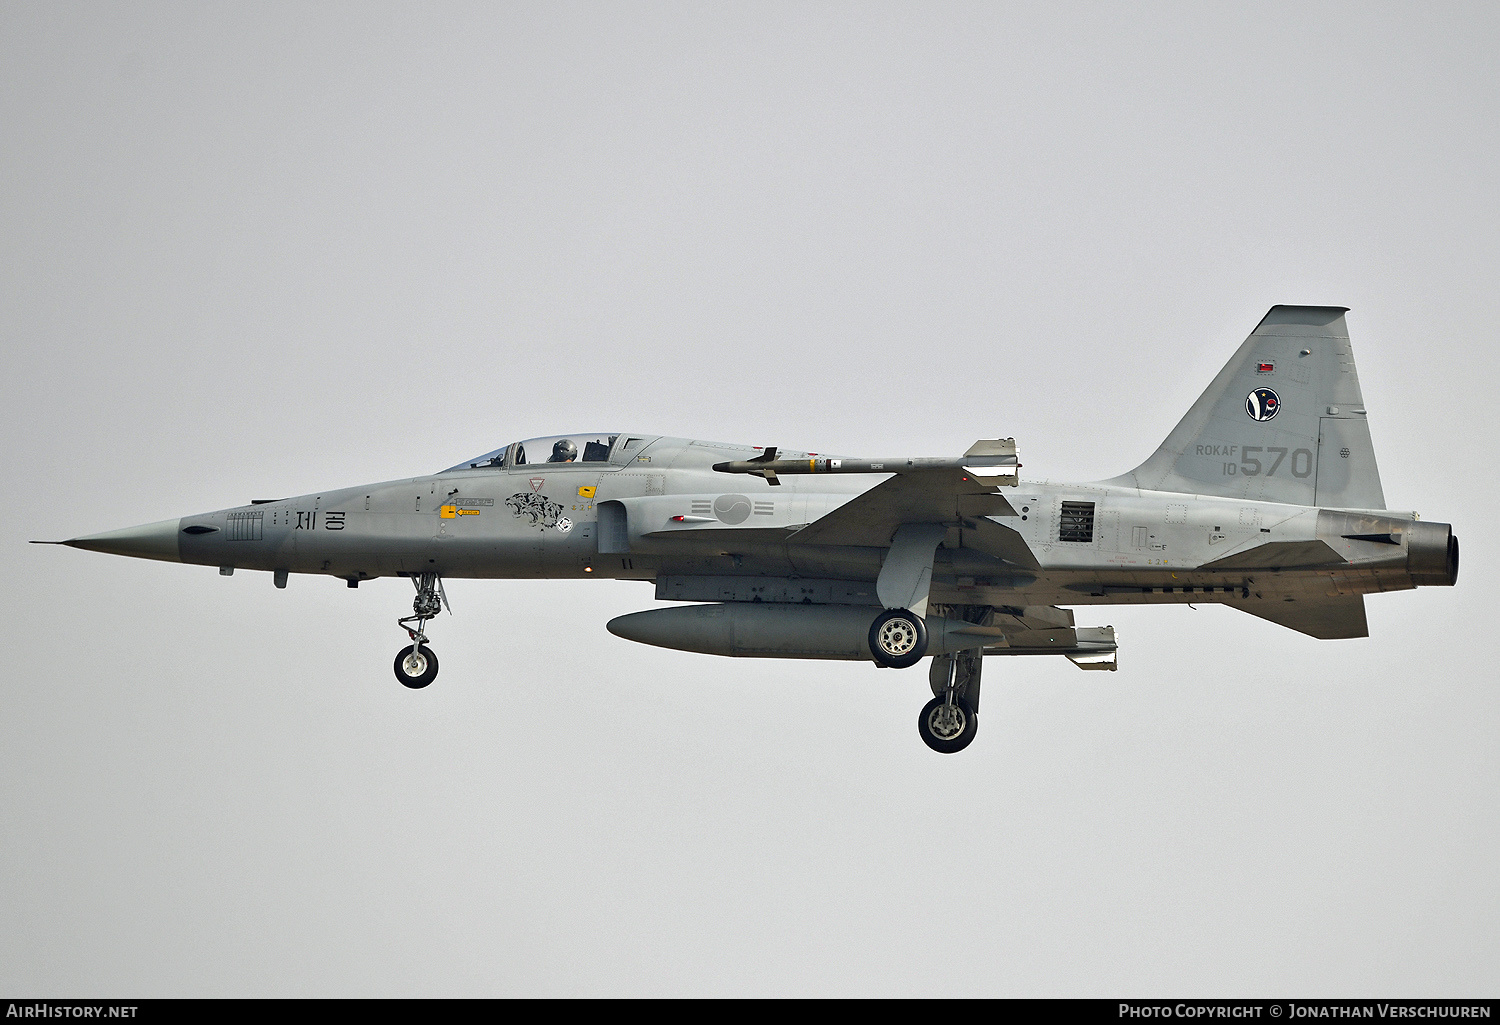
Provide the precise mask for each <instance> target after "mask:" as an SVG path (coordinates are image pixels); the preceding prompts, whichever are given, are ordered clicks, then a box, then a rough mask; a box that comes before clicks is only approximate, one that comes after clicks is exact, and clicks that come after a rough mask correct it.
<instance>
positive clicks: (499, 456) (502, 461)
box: [443, 434, 620, 473]
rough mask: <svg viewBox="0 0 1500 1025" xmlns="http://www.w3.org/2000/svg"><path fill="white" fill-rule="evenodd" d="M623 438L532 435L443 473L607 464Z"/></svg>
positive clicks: (618, 436)
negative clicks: (560, 464)
mask: <svg viewBox="0 0 1500 1025" xmlns="http://www.w3.org/2000/svg"><path fill="white" fill-rule="evenodd" d="M619 440H620V435H619V434H560V435H557V436H554V437H551V438H532V439H531V440H529V441H522V442H517V443H516V444H513V445H505V446H502V447H500V448H497V449H495V450H494V451H493V452H486V453H485V454H484V455H482V456H476V457H475V458H473V459H466V460H464V461H463V462H461V463H459V464H458V465H457V466H450V467H448V469H446V470H444V471H443V472H444V473H451V472H453V471H454V470H500V469H506V468H509V467H512V466H531V465H533V464H537V463H607V462H609V456H610V451H611V450H612V449H613V448H614V446H615V442H617V441H619Z"/></svg>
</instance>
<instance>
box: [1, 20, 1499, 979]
mask: <svg viewBox="0 0 1500 1025" xmlns="http://www.w3.org/2000/svg"><path fill="white" fill-rule="evenodd" d="M1497 44H1500V8H1496V6H1495V5H1493V4H1482V3H1474V4H1459V3H1451V4H1441V5H1433V4H1404V5H1397V4H1369V3H1353V4H1333V5H1327V4H1324V5H1316V4H1312V5H1310V4H1307V3H1295V4H1281V5H1277V4H1269V3H1256V4H1242V5H1229V4H1182V5H1172V4H1166V5H1163V4H1154V5H1141V4H1129V5H1124V4H1119V5H1117V4H1102V3H1101V4H1084V5H1077V4H1074V5H1051V4H1049V5H1041V4H1013V5H1007V4H998V3H989V4H936V3H931V2H928V3H922V4H907V5H899V4H873V3H859V4H818V3H792V4H739V5H727V4H647V3H630V4H623V3H614V4H602V3H601V4H561V3H548V4H500V3H484V4H475V5H455V4H437V3H422V4H411V5H382V4H373V3H355V4H345V5H329V4H322V5H309V4H301V3H298V4H258V5H250V4H199V3H182V4H111V5H103V4H95V3H71V4H69V3H20V2H8V3H5V4H3V5H0V259H3V264H0V344H3V347H4V350H3V351H4V356H5V366H6V368H7V372H6V374H5V375H4V377H3V384H0V387H3V400H4V411H5V416H4V425H5V435H4V441H5V444H4V446H3V449H0V460H3V471H4V478H5V480H6V481H7V482H8V483H9V486H8V487H7V488H6V489H5V490H4V494H3V496H0V509H3V527H4V530H3V533H0V565H3V566H4V580H5V583H6V586H5V588H4V591H5V595H4V598H3V602H4V609H5V622H6V627H7V628H6V630H5V633H4V638H5V642H6V646H7V648H8V657H7V658H5V659H4V661H3V665H4V669H3V670H0V673H3V691H0V693H3V704H0V721H3V724H4V725H3V735H4V741H3V743H0V991H4V992H8V993H13V994H22V993H24V994H27V995H38V996H40V995H67V996H83V995H116V996H125V995H132V996H168V995H292V996H295V995H411V996H417V995H513V994H525V995H565V994H590V995H605V994H630V995H637V994H638V995H646V994H670V995H693V994H753V995H772V994H828V995H855V994H877V995H939V994H979V995H1083V996H1087V995H1100V996H1111V995H1123V994H1130V995H1140V994H1153V993H1170V994H1184V995H1186V994H1193V995H1196V994H1229V995H1244V996H1252V995H1288V994H1295V995H1301V996H1316V995H1339V996H1346V995H1381V996H1392V995H1411V996H1417V995H1450V994H1489V995H1493V994H1494V993H1495V992H1496V990H1497V984H1500V967H1497V966H1500V881H1497V880H1500V877H1497V875H1496V872H1495V865H1496V864H1497V863H1500V812H1497V809H1500V800H1497V799H1500V747H1497V744H1496V741H1495V737H1496V732H1497V727H1500V690H1497V687H1496V682H1497V676H1500V674H1497V672H1496V669H1495V667H1494V662H1495V658H1496V654H1495V653H1496V650H1497V642H1500V637H1497V627H1496V623H1495V618H1496V617H1495V613H1496V602H1495V600H1494V598H1493V593H1494V585H1495V581H1496V579H1497V573H1500V565H1497V560H1496V557H1495V551H1494V543H1493V540H1492V538H1491V536H1490V534H1491V532H1492V531H1491V527H1492V523H1493V519H1494V515H1495V508H1496V500H1497V497H1500V495H1497V491H1500V489H1497V487H1496V484H1495V452H1496V444H1497V438H1500V429H1497V427H1496V425H1495V421H1494V417H1493V413H1492V410H1493V408H1494V404H1495V403H1494V394H1495V389H1496V387H1497V384H1500V380H1497V378H1500V375H1497V373H1496V370H1497V347H1496V344H1495V341H1494V338H1493V326H1494V325H1495V324H1496V322H1497V319H1500V290H1497V288H1496V281H1497V277H1500V205H1497V202H1496V186H1495V181H1496V179H1495V170H1494V169H1495V167H1496V165H1497V158H1500V142H1497V140H1500V133H1497V128H1496V126H1497V125H1500V75H1497V74H1496V64H1495V60H1496V57H1495V54H1496V52H1497ZM1275 303H1311V304H1330V305H1343V306H1349V307H1351V308H1352V311H1351V313H1350V314H1349V318H1348V322H1349V326H1350V330H1351V335H1352V337H1353V342H1354V349H1355V353H1356V355H1357V357H1358V359H1359V366H1360V373H1361V378H1362V382H1363V385H1364V392H1365V397H1366V399H1367V402H1368V406H1369V409H1370V424H1371V428H1372V431H1373V434H1374V440H1375V445H1376V450H1377V452H1378V454H1379V457H1380V461H1381V469H1382V475H1383V479H1384V484H1385V491H1386V495H1387V500H1388V502H1389V504H1390V506H1391V507H1392V508H1400V509H1417V510H1419V511H1421V513H1422V514H1423V515H1424V517H1426V518H1429V519H1436V520H1440V521H1445V522H1452V523H1453V524H1454V525H1455V530H1456V532H1457V533H1458V535H1459V536H1460V538H1461V539H1462V543H1463V546H1464V548H1463V569H1462V575H1461V577H1460V582H1459V586H1458V587H1456V588H1452V589H1424V590H1422V591H1420V592H1403V593H1398V594H1389V595H1377V596H1374V597H1372V598H1371V599H1370V600H1369V601H1368V608H1369V619H1370V627H1371V633H1372V636H1371V637H1370V638H1369V639H1364V640H1357V641H1327V642H1319V641H1314V640H1311V639H1309V638H1306V637H1303V636H1301V635H1298V634H1295V633H1292V632H1290V631H1287V630H1284V629H1282V628H1279V627H1276V626H1273V625H1272V624H1270V623H1266V622H1262V621H1260V620H1256V619H1253V618H1251V617H1248V616H1244V615H1242V614H1239V613H1236V612H1234V611H1232V610H1229V609H1223V608H1200V609H1197V610H1193V609H1189V608H1170V609H1128V608H1117V609H1100V608H1082V609H1080V610H1079V614H1078V619H1079V622H1080V623H1081V624H1086V625H1102V624H1105V623H1112V624H1114V625H1115V626H1116V627H1117V628H1118V630H1119V633H1120V638H1121V645H1122V651H1121V654H1120V670H1119V672H1117V673H1113V674H1101V673H1087V674H1086V673H1080V672H1079V671H1078V670H1077V669H1075V668H1074V667H1073V666H1072V665H1070V664H1069V663H1067V662H1066V661H1064V660H1061V659H1041V658H1038V659H1010V660H998V659H992V660H990V663H989V667H988V669H987V672H986V674H985V679H986V682H985V701H984V716H983V719H982V726H981V729H980V732H979V736H978V739H977V740H976V741H975V743H974V745H973V746H972V747H971V748H969V750H968V751H966V752H965V753H964V754H963V755H961V756H957V757H949V758H945V757H941V756H938V755H935V754H933V753H932V752H930V751H928V750H927V749H926V748H925V747H924V746H923V745H922V744H921V742H920V740H919V739H918V737H917V733H916V713H917V710H918V708H919V707H920V706H921V703H922V702H923V700H925V691H926V680H925V671H921V670H912V671H908V672H904V673H901V672H877V671H876V670H874V669H873V668H871V667H870V666H868V665H853V664H847V665H846V664H820V663H798V662H781V661H760V660H731V659H720V658H714V657H711V656H706V655H692V654H686V653H681V652H674V651H665V650H660V649H654V648H647V647H642V646H639V645H633V644H631V643H629V642H626V641H623V640H620V639H618V638H615V637H612V636H611V635H609V634H608V633H607V632H606V631H605V630H604V623H605V621H606V620H608V619H609V618H610V617H611V616H614V615H618V614H621V613H625V612H630V611H635V610H638V609H642V608H647V607H650V606H652V605H653V598H652V591H651V589H650V587H649V586H648V585H643V584H630V583H622V582H614V581H591V582H578V583H571V582H541V583H537V582H513V581H456V582H454V583H453V584H452V585H451V586H450V588H449V595H450V597H451V599H452V602H453V606H454V608H455V610H456V612H457V615H455V616H454V617H452V618H449V617H446V616H445V617H443V618H442V620H441V621H440V622H438V623H437V624H436V625H435V626H434V627H433V630H432V636H433V638H434V646H435V648H436V649H437V650H438V651H439V653H440V655H441V657H442V660H443V673H442V676H441V678H440V679H439V680H438V682H437V684H435V685H434V686H433V687H431V688H429V689H428V690H426V691H421V692H409V691H406V690H404V689H403V688H401V687H399V686H398V685H397V684H396V682H395V680H394V679H393V678H392V676H391V670H390V662H391V658H392V657H393V655H394V653H395V651H396V649H397V648H398V647H399V646H400V645H401V644H402V643H404V640H403V637H404V635H402V634H400V633H399V632H398V631H397V629H396V627H395V623H394V620H395V619H396V617H397V616H399V615H401V614H402V613H403V612H405V611H409V608H410V599H411V589H410V586H409V585H408V584H407V583H406V582H404V581H395V580H385V581H379V582H376V583H374V584H372V585H369V586H366V587H362V588H360V589H359V590H357V591H350V590H348V589H346V588H345V587H344V586H343V583H342V582H341V581H336V580H321V579H314V578H294V579H293V581H292V583H291V586H290V587H288V588H287V589H286V590H285V591H278V590H275V589H274V588H273V587H272V586H271V581H270V578H269V576H268V575H266V574H257V573H248V572H247V573H240V574H237V575H236V576H234V577H231V578H227V579H226V578H221V577H220V576H218V574H217V573H215V572H214V571H213V570H212V569H211V568H202V567H188V566H174V565H167V564H161V563H151V562H141V561H135V560H127V559H119V558H113V557H108V556H103V555H98V554H94V553H87V552H80V551H74V550H71V549H58V548H39V547H33V546H27V545H25V544H24V542H25V541H26V540H27V539H30V538H63V537H72V536H76V535H79V534H84V533H92V532H95V531H100V530H105V529H112V528H115V527H122V526H128V525H133V524H137V523H144V522H148V521H153V520H158V519H163V518H166V517H169V516H178V515H182V514H186V513H189V512H195V511H202V510H208V509H216V508H222V507H224V506H229V505H235V504H239V503H242V502H244V501H247V500H249V499H251V498H275V497H281V496H285V495H291V494H298V493H304V492H308V491H313V490H318V489H326V488H331V487H337V486H344V485H355V484H359V483H363V482H369V481H377V480H387V479H391V478H395V477H401V476H408V475H412V474H416V473H423V472H430V471H432V470H436V469H438V468H441V467H444V466H448V465H451V464H453V463H455V462H457V461H458V460H460V459H462V458H464V457H467V456H472V455H474V454H476V453H478V452H482V451H485V450H488V449H491V448H494V447H495V446H497V445H500V444H503V443H504V442H507V441H510V440H513V439H515V438H519V437H527V436H537V435H545V434H550V433H560V432H565V431H574V430H596V429H606V430H641V431H648V432H653V433H661V434H672V435H681V436H688V437H704V438H712V439H716V440H725V441H736V442H741V443H747V444H761V445H766V444H777V445H782V446H786V447H792V448H803V449H814V450H818V451H834V452H843V453H849V454H890V453H910V454H913V455H941V454H955V453H959V452H962V451H963V450H964V449H965V448H967V447H968V445H969V444H970V443H972V442H973V441H974V440H975V439H977V438H981V437H997V436H1009V435H1014V436H1015V437H1016V438H1017V440H1018V443H1019V445H1020V448H1021V453H1022V458H1023V461H1024V462H1025V464H1026V473H1027V474H1029V475H1034V476H1037V477H1045V478H1051V479H1062V480H1091V479H1097V478H1100V477H1106V476H1110V475H1113V474H1115V473H1118V472H1121V471H1123V470H1126V469H1128V468H1130V467H1132V466H1134V465H1135V464H1136V463H1138V462H1139V461H1140V460H1141V459H1143V458H1144V457H1145V456H1146V455H1147V454H1149V453H1150V451H1151V450H1152V449H1153V448H1154V447H1155V446H1156V445H1157V443H1158V442H1159V441H1160V440H1161V438H1162V437H1164V436H1165V434H1166V433H1167V431H1168V430H1169V429H1170V428H1171V426H1172V425H1173V424H1174V423H1175V422H1176V420H1177V419H1178V417H1179V416H1181V414H1182V413H1183V411H1185V410H1186V408H1187V406H1188V405H1189V404H1190V403H1191V402H1192V401H1193V399H1194V398H1196V397H1197V395H1198V393H1199V392H1200V391H1201V390H1202V389H1203V387H1204V386H1206V384H1207V383H1208V381H1209V380H1210V379H1211V378H1212V376H1213V375H1214V374H1215V373H1216V372H1217V370H1218V369H1219V367H1220V366H1222V364H1223V363H1224V361H1225V360H1227V358H1228V357H1229V355H1230V354H1231V353H1232V352H1233V351H1234V348H1235V347H1236V346H1237V345H1238V344H1239V342H1240V341H1241V340H1243V338H1244V337H1245V335H1246V334H1248V333H1249V331H1250V330H1251V328H1252V327H1253V326H1254V325H1255V323H1256V321H1257V320H1258V319H1259V318H1260V317H1261V316H1262V315H1263V314H1264V312H1265V310H1266V309H1267V308H1268V307H1269V306H1271V305H1273V304H1275Z"/></svg>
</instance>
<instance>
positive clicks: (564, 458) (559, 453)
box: [552, 438, 578, 463]
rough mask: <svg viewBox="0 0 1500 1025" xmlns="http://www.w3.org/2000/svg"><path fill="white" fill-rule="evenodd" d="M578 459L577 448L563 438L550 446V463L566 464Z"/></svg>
mask: <svg viewBox="0 0 1500 1025" xmlns="http://www.w3.org/2000/svg"><path fill="white" fill-rule="evenodd" d="M577 458H578V446H577V445H575V444H573V443H572V442H571V441H569V440H568V439H567V438H563V439H562V440H561V441H559V442H558V443H557V444H556V445H553V446H552V462H554V463H567V462H571V461H572V460H574V459H577Z"/></svg>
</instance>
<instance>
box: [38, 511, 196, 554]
mask: <svg viewBox="0 0 1500 1025" xmlns="http://www.w3.org/2000/svg"><path fill="white" fill-rule="evenodd" d="M181 523H182V521H181V520H180V519H177V520H162V521H160V522H158V523H146V524H142V525H141V526H139V527H126V528H125V529H124V530H107V531H105V532H104V533H103V534H90V535H89V536H88V537H75V538H74V539H73V540H71V541H64V542H63V544H65V545H71V546H72V547H74V548H83V549H86V550H87V551H90V552H107V553H109V554H110V555H129V556H131V557H132V558H136V559H160V560H162V561H163V562H181V561H182V555H181V552H180V551H179V550H178V547H177V539H178V531H177V528H178V527H179V526H180V525H181Z"/></svg>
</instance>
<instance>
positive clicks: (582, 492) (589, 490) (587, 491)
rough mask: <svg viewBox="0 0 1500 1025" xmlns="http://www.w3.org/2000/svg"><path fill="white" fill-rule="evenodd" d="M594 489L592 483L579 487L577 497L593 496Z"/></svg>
mask: <svg viewBox="0 0 1500 1025" xmlns="http://www.w3.org/2000/svg"><path fill="white" fill-rule="evenodd" d="M595 490H596V489H595V488H594V487H593V486H592V485H590V486H589V487H586V488H579V489H578V497H579V498H593V497H594V491H595Z"/></svg>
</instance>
